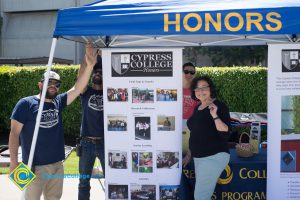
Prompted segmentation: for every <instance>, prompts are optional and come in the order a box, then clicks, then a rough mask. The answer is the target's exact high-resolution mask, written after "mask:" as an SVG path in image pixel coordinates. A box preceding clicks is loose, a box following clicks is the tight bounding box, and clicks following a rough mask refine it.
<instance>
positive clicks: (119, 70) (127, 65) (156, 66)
mask: <svg viewBox="0 0 300 200" xmlns="http://www.w3.org/2000/svg"><path fill="white" fill-rule="evenodd" d="M111 65H112V76H113V77H144V76H152V77H153V76H154V77H155V76H160V77H162V76H173V52H171V51H170V52H123V53H122V52H118V53H112V55H111Z"/></svg>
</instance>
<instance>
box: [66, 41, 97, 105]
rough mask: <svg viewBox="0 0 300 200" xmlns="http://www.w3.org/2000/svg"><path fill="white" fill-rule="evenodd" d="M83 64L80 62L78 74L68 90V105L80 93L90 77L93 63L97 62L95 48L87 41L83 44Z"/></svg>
mask: <svg viewBox="0 0 300 200" xmlns="http://www.w3.org/2000/svg"><path fill="white" fill-rule="evenodd" d="M84 60H85V62H84V63H85V64H86V67H85V64H82V65H81V66H80V69H79V74H78V78H77V81H76V83H75V85H74V87H72V88H71V89H70V90H69V91H68V98H67V105H70V104H71V103H72V102H73V101H74V100H75V99H76V98H77V97H78V96H79V95H80V93H82V92H83V91H84V90H85V88H86V86H87V84H88V81H89V79H90V76H91V73H92V71H93V68H94V66H95V64H96V63H97V54H96V50H95V49H94V48H93V45H92V44H91V43H87V44H86V46H85V56H84Z"/></svg>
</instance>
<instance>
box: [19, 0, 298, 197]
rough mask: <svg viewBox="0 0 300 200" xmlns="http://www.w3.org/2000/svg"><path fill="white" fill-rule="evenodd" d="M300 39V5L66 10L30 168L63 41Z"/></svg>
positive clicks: (129, 2) (194, 3) (127, 3)
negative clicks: (55, 62)
mask: <svg viewBox="0 0 300 200" xmlns="http://www.w3.org/2000/svg"><path fill="white" fill-rule="evenodd" d="M299 34H300V0H285V1H281V0H264V1H261V0H223V1H219V0H201V1H200V0H163V1H162V0H102V1H98V2H95V3H93V4H89V5H86V6H82V7H79V8H69V9H63V10H60V11H59V12H58V17H57V23H56V27H55V31H54V34H53V42H52V46H51V51H50V56H49V61H48V68H47V72H48V73H47V76H46V78H45V84H44V88H43V93H42V97H41V103H40V107H39V112H38V116H37V120H36V126H35V131H34V137H33V142H32V146H31V152H30V156H29V161H28V165H29V167H31V165H32V159H33V152H34V149H35V144H36V139H37V135H38V128H37V127H39V123H40V119H41V111H42V107H43V104H44V99H45V91H46V86H47V85H48V75H49V72H50V69H51V66H52V61H53V55H54V51H55V46H56V42H57V40H58V38H64V39H68V40H74V41H78V42H83V43H85V42H88V41H90V42H93V43H94V45H95V46H98V47H139V46H140V47H150V46H152V47H155V46H156V47H157V46H180V47H183V46H210V45H211V46H216V45H265V44H269V43H299V41H300V37H299V36H300V35H299ZM23 193H24V192H23Z"/></svg>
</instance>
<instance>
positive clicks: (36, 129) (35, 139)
mask: <svg viewBox="0 0 300 200" xmlns="http://www.w3.org/2000/svg"><path fill="white" fill-rule="evenodd" d="M56 42H57V38H53V39H52V45H51V50H50V55H49V60H48V64H47V71H46V72H47V73H46V77H45V80H44V84H43V90H42V96H41V97H40V105H39V111H38V114H37V117H36V122H35V128H34V132H33V138H32V143H31V148H30V153H29V158H28V165H27V166H28V168H29V169H31V168H32V161H33V156H34V151H35V146H36V141H37V137H38V133H39V127H40V122H41V117H42V111H43V107H44V102H45V96H46V91H47V87H48V81H49V74H50V70H51V67H52V62H53V57H54V52H55V46H56ZM25 192H26V188H25V189H24V190H23V191H22V194H21V200H24V199H25Z"/></svg>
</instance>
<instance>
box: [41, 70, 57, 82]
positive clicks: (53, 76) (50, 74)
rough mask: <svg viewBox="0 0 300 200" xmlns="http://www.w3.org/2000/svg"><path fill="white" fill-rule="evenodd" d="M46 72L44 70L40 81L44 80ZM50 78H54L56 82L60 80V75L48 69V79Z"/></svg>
mask: <svg viewBox="0 0 300 200" xmlns="http://www.w3.org/2000/svg"><path fill="white" fill-rule="evenodd" d="M46 74H47V72H45V73H44V74H43V76H42V78H41V81H44V80H45V77H46ZM50 79H52V80H56V81H58V82H61V80H60V76H59V75H58V73H56V72H54V71H50V73H49V80H50Z"/></svg>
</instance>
